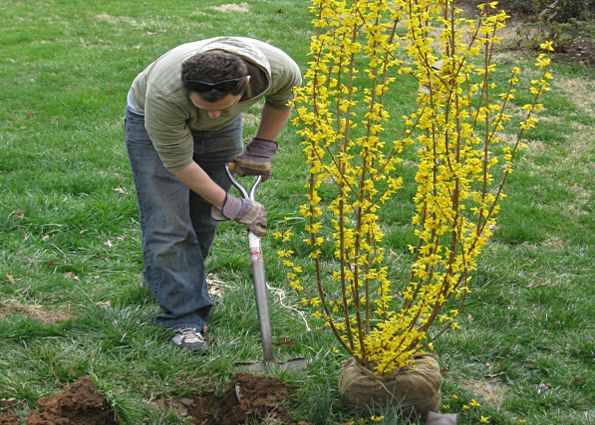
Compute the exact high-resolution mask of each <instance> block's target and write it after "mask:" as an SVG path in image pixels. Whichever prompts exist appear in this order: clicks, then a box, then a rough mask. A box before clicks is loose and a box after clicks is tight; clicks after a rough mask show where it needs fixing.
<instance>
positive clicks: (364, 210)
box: [278, 0, 551, 375]
mask: <svg viewBox="0 0 595 425" xmlns="http://www.w3.org/2000/svg"><path fill="white" fill-rule="evenodd" d="M311 11H312V12H313V13H314V15H315V18H314V20H313V25H314V26H315V28H316V29H317V34H316V35H314V36H313V37H312V38H311V44H310V61H309V62H308V68H307V71H306V73H305V75H304V81H305V84H304V86H303V87H301V88H300V89H298V90H297V92H296V97H295V99H294V107H295V110H296V112H297V118H296V119H295V124H296V125H297V126H298V128H299V134H300V136H301V137H302V139H303V147H304V152H305V154H306V158H307V164H308V167H309V176H308V180H307V184H306V186H307V194H306V202H305V203H304V204H303V205H302V206H301V207H300V214H301V215H302V217H303V218H304V219H305V220H306V223H307V224H306V226H305V229H304V230H305V232H306V233H307V238H305V239H304V240H303V242H304V243H305V245H306V246H307V248H308V250H309V258H310V259H311V260H312V261H313V263H314V269H315V275H316V284H317V291H318V296H317V297H315V298H313V299H305V301H304V304H308V305H310V306H312V307H314V308H316V309H317V313H316V314H317V315H318V316H320V317H322V318H323V319H324V322H325V324H326V325H328V326H329V327H330V329H331V330H332V331H333V332H334V334H335V336H336V337H337V339H338V341H339V342H340V343H341V345H342V346H343V347H344V348H345V349H346V350H347V352H348V353H349V354H350V355H352V356H353V357H354V358H355V359H356V360H357V361H358V362H360V363H361V364H363V365H364V366H367V367H370V368H373V369H374V370H375V372H376V373H377V374H378V375H385V374H388V373H390V372H392V371H393V370H394V369H396V368H402V367H405V366H406V365H407V364H409V362H410V361H411V359H412V356H414V355H415V354H416V353H419V352H422V351H424V350H431V349H432V348H433V341H434V340H435V338H436V337H437V336H438V335H440V334H441V333H443V332H444V331H446V330H457V329H459V324H458V323H457V317H458V315H459V308H458V307H456V306H455V304H456V303H459V304H462V301H463V300H464V298H465V296H466V295H467V294H468V293H469V292H470V289H469V281H470V276H471V273H472V272H473V271H474V270H475V269H476V267H477V265H476V262H477V258H478V256H479V254H480V252H481V250H482V248H483V247H484V246H485V244H486V243H487V241H488V239H489V237H490V236H491V233H492V229H493V228H494V226H495V223H496V221H495V220H496V216H497V214H498V212H499V205H498V203H499V201H500V200H501V199H502V198H503V197H504V194H503V191H502V187H503V184H504V182H505V180H506V178H507V176H508V174H509V173H510V172H511V171H512V163H513V160H514V156H515V153H516V151H517V149H518V147H519V140H520V137H517V140H516V142H515V143H514V144H513V146H509V145H508V144H504V143H502V141H501V138H500V136H499V134H501V132H502V130H503V129H504V126H505V124H506V123H507V122H508V121H509V120H510V119H511V115H509V114H506V110H507V108H508V106H509V105H510V103H511V102H512V101H514V99H515V94H516V87H517V84H518V82H519V74H520V69H519V68H518V67H514V68H513V69H512V70H511V73H510V78H509V79H508V80H507V84H506V86H505V87H503V88H499V87H498V86H497V84H496V83H495V79H494V77H493V76H494V74H495V71H496V67H495V65H494V64H493V60H492V59H493V52H494V46H496V45H497V44H498V43H500V42H501V40H502V38H501V37H500V36H499V31H500V30H501V29H502V28H503V27H504V25H505V21H506V19H507V18H508V16H507V15H506V13H504V12H503V11H500V10H498V9H497V8H496V3H494V2H492V3H486V4H483V5H480V7H479V11H480V14H479V18H477V19H469V18H467V17H465V16H464V14H463V13H462V11H461V10H460V9H458V8H457V7H456V6H455V4H454V3H453V2H452V1H450V0H443V1H439V2H435V1H430V0H421V1H420V0H418V1H413V0H359V1H358V0H352V1H347V0H312V6H311ZM550 47H551V46H550ZM542 48H544V49H545V50H549V49H548V45H547V43H546V44H544V45H543V46H542ZM536 65H537V67H538V68H541V69H543V70H544V73H543V76H542V78H541V79H539V80H534V81H532V82H531V89H530V92H531V93H532V94H533V95H534V100H533V102H532V103H530V104H528V105H525V107H523V110H524V111H525V114H526V116H525V118H524V120H523V121H522V122H521V124H520V127H521V128H520V133H522V132H524V131H526V130H529V129H531V128H532V127H533V126H535V124H536V123H537V119H536V117H535V113H536V112H539V110H540V109H541V108H542V106H541V105H540V104H539V103H537V99H538V97H539V96H540V95H541V94H543V92H545V91H547V90H548V89H549V85H548V81H549V80H550V79H551V74H549V72H548V71H547V69H548V67H549V65H550V63H549V57H548V56H547V54H545V53H544V54H541V55H540V56H539V57H538V59H537V64H536ZM411 78H415V79H416V80H417V81H418V83H419V87H420V89H419V91H418V93H417V94H412V93H411V90H409V89H406V85H405V84H403V82H404V81H405V80H404V79H411ZM387 95H390V96H391V97H393V98H394V97H395V96H414V97H415V100H416V105H417V106H416V110H414V111H411V112H410V113H408V114H404V115H402V116H401V117H400V120H401V121H400V123H401V124H400V125H399V126H397V128H398V130H397V131H398V132H399V134H397V135H396V137H394V136H393V137H392V139H386V135H385V133H387V131H386V127H388V126H389V125H390V126H391V128H395V127H394V124H395V122H397V119H398V118H395V117H392V116H391V111H390V110H388V108H387V106H386V105H387V104H389V102H386V100H387ZM411 145H412V146H414V147H415V148H416V149H417V158H418V161H417V174H416V176H415V184H416V187H417V192H416V194H415V196H414V198H413V201H414V204H415V214H414V216H413V217H412V220H411V222H412V224H413V226H414V229H415V230H414V235H415V237H416V238H417V243H416V244H415V245H411V246H410V251H411V253H412V255H413V261H412V263H411V266H410V276H409V279H408V280H407V281H405V282H392V281H391V278H390V276H389V268H388V267H387V260H386V258H385V249H386V246H385V245H384V244H383V237H384V231H383V227H382V223H381V221H380V213H381V212H382V209H383V208H384V207H386V205H387V203H388V201H390V200H391V199H393V198H394V195H395V194H396V193H397V191H398V190H399V189H401V187H402V186H403V178H402V176H401V175H400V173H399V171H398V167H399V166H400V163H401V162H402V161H403V155H404V151H405V150H406V148H407V146H411ZM278 237H280V238H281V239H285V240H287V239H288V238H289V236H288V235H283V234H280V235H278ZM292 254H293V252H292V251H291V250H280V251H279V256H280V257H281V258H282V261H283V263H284V264H285V266H286V267H287V268H288V278H289V280H290V282H291V285H292V286H293V287H294V288H296V289H298V290H300V289H301V288H302V284H301V283H300V281H299V273H300V272H301V269H300V268H299V267H297V266H296V265H295V264H294V262H293V261H292V259H291V257H292ZM329 256H330V258H329ZM432 325H433V326H432ZM431 326H432V327H431Z"/></svg>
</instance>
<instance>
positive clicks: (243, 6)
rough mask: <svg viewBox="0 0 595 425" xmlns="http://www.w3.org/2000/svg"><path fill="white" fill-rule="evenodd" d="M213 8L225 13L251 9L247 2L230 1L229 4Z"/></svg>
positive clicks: (244, 11) (245, 11)
mask: <svg viewBox="0 0 595 425" xmlns="http://www.w3.org/2000/svg"><path fill="white" fill-rule="evenodd" d="M211 9H213V10H216V11H217V12H223V13H230V12H239V13H247V12H248V11H249V10H250V6H248V4H247V3H228V4H222V5H221V6H213V7H212V8H211Z"/></svg>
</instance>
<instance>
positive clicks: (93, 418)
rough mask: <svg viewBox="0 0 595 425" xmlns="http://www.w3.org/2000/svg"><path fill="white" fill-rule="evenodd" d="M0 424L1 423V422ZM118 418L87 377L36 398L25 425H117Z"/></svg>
mask: <svg viewBox="0 0 595 425" xmlns="http://www.w3.org/2000/svg"><path fill="white" fill-rule="evenodd" d="M0 423H1V422H0ZM119 423H120V421H119V420H118V418H117V415H116V414H115V412H114V411H113V410H112V408H111V406H110V404H109V403H108V401H107V400H106V399H105V397H103V396H102V395H101V394H100V393H99V391H98V390H97V388H96V387H95V385H93V382H91V380H90V379H81V380H79V381H76V382H74V383H73V384H71V385H70V386H68V387H66V388H65V389H64V391H62V392H61V393H59V394H57V395H54V396H52V397H44V398H41V399H39V409H38V411H37V412H33V413H31V415H29V418H28V419H27V425H117V424H119Z"/></svg>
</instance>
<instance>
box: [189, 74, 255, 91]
mask: <svg viewBox="0 0 595 425" xmlns="http://www.w3.org/2000/svg"><path fill="white" fill-rule="evenodd" d="M244 78H246V77H239V78H232V79H231V80H223V81H218V82H216V83H207V82H205V81H195V80H188V81H187V82H188V83H190V84H189V87H190V88H191V89H192V90H193V91H196V92H199V93H201V92H207V91H210V90H217V91H220V92H224V93H227V92H231V91H233V90H234V89H237V88H238V87H239V86H240V82H241V81H243V80H244Z"/></svg>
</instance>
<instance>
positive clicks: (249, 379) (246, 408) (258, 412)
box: [165, 373, 309, 425]
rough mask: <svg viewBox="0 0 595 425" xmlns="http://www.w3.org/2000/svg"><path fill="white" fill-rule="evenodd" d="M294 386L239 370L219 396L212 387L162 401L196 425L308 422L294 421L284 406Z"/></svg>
mask: <svg viewBox="0 0 595 425" xmlns="http://www.w3.org/2000/svg"><path fill="white" fill-rule="evenodd" d="M292 391H293V389H292V388H291V387H290V386H289V385H288V384H286V383H285V382H283V381H281V380H279V379H276V378H274V377H265V376H257V375H250V374H243V373H238V374H236V375H235V376H234V377H233V382H232V384H231V385H229V386H228V387H227V388H226V390H225V391H224V392H223V394H221V395H217V394H216V393H215V391H214V390H207V391H204V392H202V393H201V394H199V395H197V396H195V397H192V398H184V399H181V400H173V401H169V402H168V403H165V404H166V405H168V407H169V408H173V409H175V410H177V411H178V412H179V413H180V414H182V415H184V416H189V417H191V418H192V419H193V421H192V423H193V424H196V425H199V424H200V425H244V424H248V423H254V422H255V421H257V422H258V423H274V424H279V425H281V424H283V425H309V424H308V423H307V422H304V421H299V422H296V421H294V420H292V419H291V417H290V415H289V414H288V412H287V410H286V409H285V406H284V405H285V403H286V398H287V397H288V396H289V395H290V394H291V392H292Z"/></svg>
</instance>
